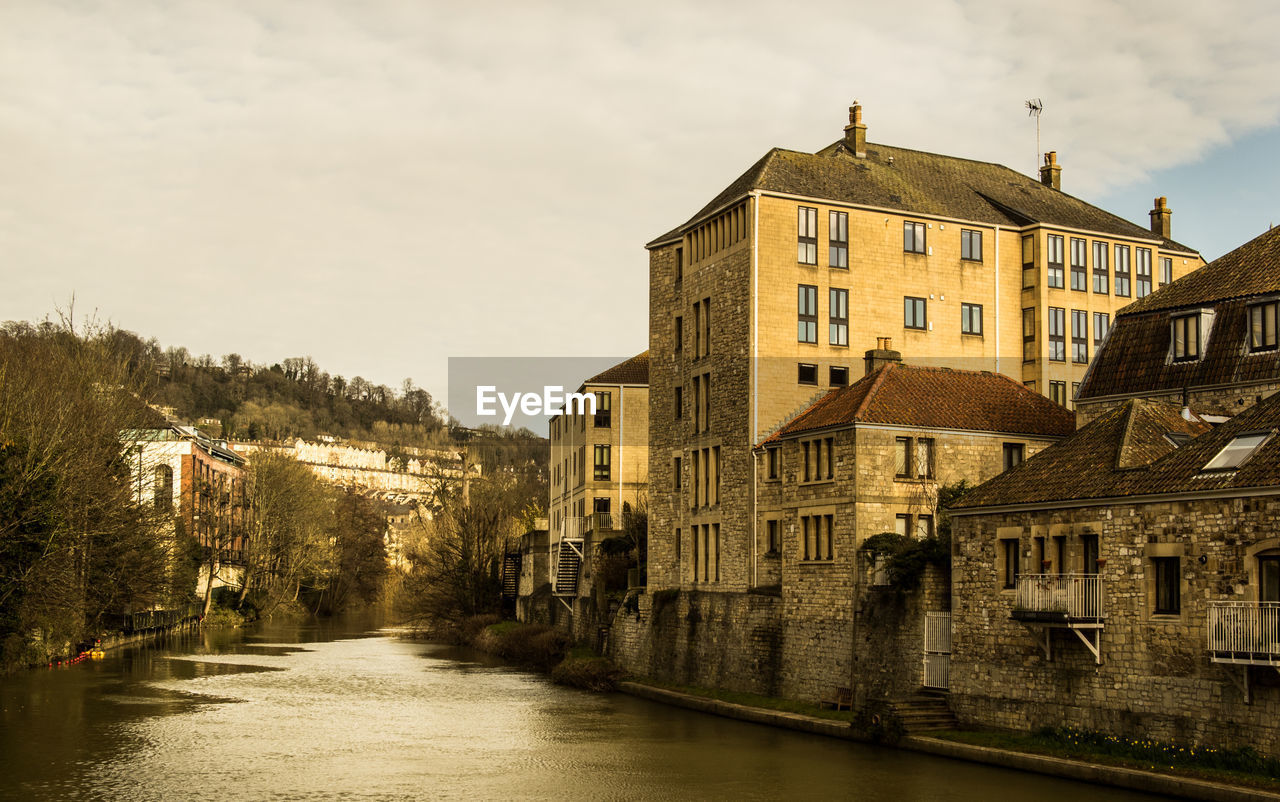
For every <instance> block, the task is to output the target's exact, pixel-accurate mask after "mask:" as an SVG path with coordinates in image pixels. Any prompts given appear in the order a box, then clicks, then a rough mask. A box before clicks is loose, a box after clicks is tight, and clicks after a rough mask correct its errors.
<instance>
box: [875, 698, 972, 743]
mask: <svg viewBox="0 0 1280 802" xmlns="http://www.w3.org/2000/svg"><path fill="white" fill-rule="evenodd" d="M889 706H890V707H891V708H893V713H894V715H896V716H897V717H898V719H899V720H900V721H901V722H902V726H903V728H904V729H905V730H906V731H907V734H908V735H915V734H917V733H921V732H929V731H930V730H946V729H951V728H953V727H955V726H956V725H957V724H958V722H957V721H956V717H955V715H954V714H952V712H951V708H950V707H949V706H948V705H947V700H946V697H945V696H941V695H924V694H918V695H916V696H912V697H909V698H906V699H899V700H896V701H894V702H890V704H889Z"/></svg>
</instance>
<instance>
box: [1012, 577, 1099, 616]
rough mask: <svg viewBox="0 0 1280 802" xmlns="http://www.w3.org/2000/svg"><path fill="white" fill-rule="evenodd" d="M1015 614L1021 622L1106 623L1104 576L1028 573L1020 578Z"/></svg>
mask: <svg viewBox="0 0 1280 802" xmlns="http://www.w3.org/2000/svg"><path fill="white" fill-rule="evenodd" d="M1016 593H1017V596H1016V600H1015V601H1014V605H1013V617H1014V618H1015V619H1016V620H1018V621H1027V622H1036V623H1043V624H1064V625H1082V626H1084V625H1090V624H1093V625H1096V626H1101V625H1102V623H1101V622H1102V618H1103V615H1102V579H1101V578H1100V577H1098V575H1097V574H1027V575H1024V576H1020V577H1018V585H1017V591H1016Z"/></svg>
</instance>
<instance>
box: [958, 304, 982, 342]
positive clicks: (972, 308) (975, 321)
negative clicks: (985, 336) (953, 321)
mask: <svg viewBox="0 0 1280 802" xmlns="http://www.w3.org/2000/svg"><path fill="white" fill-rule="evenodd" d="M960 333H961V334H976V335H977V336H979V337H981V336H982V304H964V303H962V304H960Z"/></svg>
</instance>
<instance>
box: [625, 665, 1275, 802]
mask: <svg viewBox="0 0 1280 802" xmlns="http://www.w3.org/2000/svg"><path fill="white" fill-rule="evenodd" d="M618 690H619V691H622V692H623V693H627V694H631V695H633V696H638V697H640V698H643V699H649V700H651V701H655V702H662V703H664V704H670V705H675V706H677V707H684V708H687V709H690V710H698V711H701V712H704V713H712V714H714V715H718V716H725V717H727V718H734V719H739V720H742V721H750V722H754V723H757V724H767V725H770V726H774V727H784V728H787V729H792V730H799V731H801V732H810V733H814V734H817V735H826V736H829V737H833V738H842V739H845V740H850V741H863V742H865V741H870V740H874V738H873V737H872V735H871V734H870V733H868V732H867V730H866V729H865V728H860V727H858V726H857V722H855V721H853V720H852V716H849V719H848V720H841V719H839V718H828V717H824V716H818V715H810V714H806V713H801V712H795V711H792V710H779V709H772V708H767V707H757V706H753V705H746V704H742V703H741V702H736V701H727V700H725V699H716V698H712V697H709V696H699V695H696V694H693V693H687V692H684V691H677V690H672V689H669V688H661V687H657V686H655V685H647V684H644V683H641V682H635V681H627V682H621V683H619V684H618ZM846 715H849V714H846ZM892 745H894V746H897V747H898V748H902V749H909V750H912V751H916V752H924V753H928V754H932V755H939V756H942V757H949V758H954V759H957V760H965V761H969V762H974V763H983V764H986V765H991V766H1000V767H1003V768H1011V769H1018V770H1021V771H1029V772H1034V773H1037V774H1044V775H1048V776H1053V777H1061V778H1066V779H1071V780H1080V781H1083V782H1089V783H1094V784H1099V785H1110V786H1113V787H1117V788H1125V789H1129V790H1136V791H1144V792H1147V793H1152V794H1160V795H1163V796H1166V797H1175V798H1183V799H1202V800H1211V801H1212V802H1280V793H1276V792H1274V791H1269V790H1263V789H1260V788H1247V787H1243V786H1240V785H1232V784H1228V783H1225V782H1216V781H1213V780H1205V779H1200V778H1196V777H1188V776H1182V775H1174V774H1167V773H1162V772H1154V771H1147V770H1142V769H1138V768H1131V767H1126V766H1119V765H1107V764H1103V763H1097V762H1091V761H1086V760H1075V759H1071V758H1063V757H1055V756H1051V755H1044V754H1035V753H1032V752H1025V751H1015V750H1012V749H1004V748H997V747H992V746H984V745H979V744H975V743H964V742H962V741H958V740H948V739H947V738H945V737H938V736H925V735H909V736H904V737H902V738H901V739H898V740H897V742H896V743H895V744H892Z"/></svg>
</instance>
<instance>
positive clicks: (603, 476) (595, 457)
mask: <svg viewBox="0 0 1280 802" xmlns="http://www.w3.org/2000/svg"><path fill="white" fill-rule="evenodd" d="M602 454H603V455H604V458H603V460H602V459H601V455H602ZM591 467H592V472H591V476H592V481H593V482H609V481H612V477H613V456H612V454H611V453H610V447H609V444H608V443H596V444H595V449H594V450H593V452H592V464H591Z"/></svg>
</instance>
